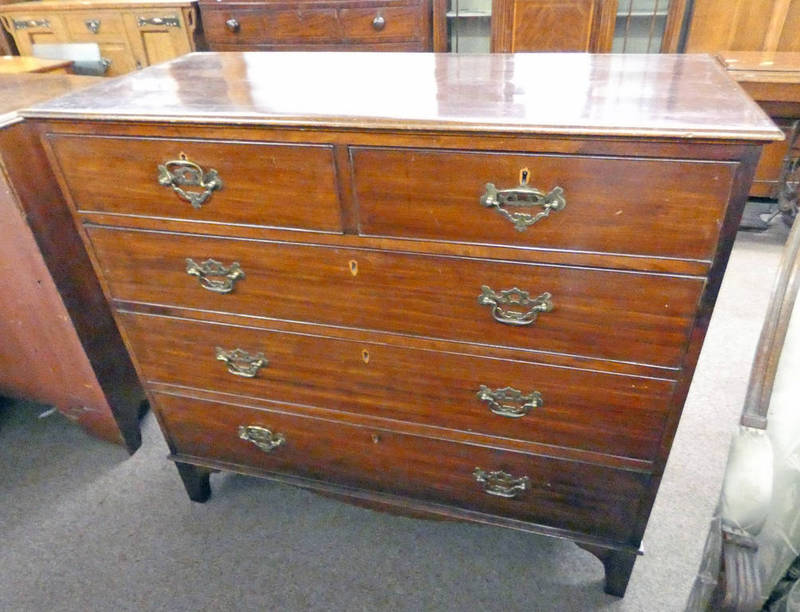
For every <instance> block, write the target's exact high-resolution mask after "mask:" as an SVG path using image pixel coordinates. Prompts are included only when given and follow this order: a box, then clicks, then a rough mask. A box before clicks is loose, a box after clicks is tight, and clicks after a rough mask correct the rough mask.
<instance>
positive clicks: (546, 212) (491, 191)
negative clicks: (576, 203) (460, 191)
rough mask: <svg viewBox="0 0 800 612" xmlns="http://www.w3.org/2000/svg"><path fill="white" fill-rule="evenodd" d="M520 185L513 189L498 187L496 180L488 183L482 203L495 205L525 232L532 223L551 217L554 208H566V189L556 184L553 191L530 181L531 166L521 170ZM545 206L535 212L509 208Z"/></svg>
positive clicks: (518, 228) (515, 225) (487, 205)
mask: <svg viewBox="0 0 800 612" xmlns="http://www.w3.org/2000/svg"><path fill="white" fill-rule="evenodd" d="M519 174H520V179H519V186H518V187H512V188H511V189H497V187H495V185H494V183H486V191H485V192H484V194H483V195H482V196H481V205H482V206H485V207H486V208H494V209H495V210H496V211H497V212H498V213H500V214H501V215H502V216H504V217H505V218H506V219H508V220H509V221H510V222H511V223H513V224H514V227H515V228H516V230H517V231H519V232H524V231H525V230H526V229H528V227H530V226H531V225H533V224H534V223H537V222H539V221H541V220H542V219H544V218H545V217H549V216H550V213H551V212H556V211H559V210H563V209H564V207H565V206H566V205H567V201H566V199H565V198H564V189H562V188H561V187H553V189H552V190H550V192H549V193H544V192H543V191H541V190H539V189H536V188H535V187H531V186H530V185H528V179H529V178H530V171H529V170H528V169H527V168H523V169H522V170H520V173H519ZM534 206H538V207H541V208H542V210H541V211H540V212H537V213H536V214H531V213H529V212H526V211H525V210H521V211H518V212H511V211H509V210H508V208H522V209H526V208H532V207H534Z"/></svg>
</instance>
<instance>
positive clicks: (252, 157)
mask: <svg viewBox="0 0 800 612" xmlns="http://www.w3.org/2000/svg"><path fill="white" fill-rule="evenodd" d="M49 143H50V146H51V148H52V150H53V153H54V155H55V157H56V158H57V160H58V164H59V166H60V167H61V170H62V171H63V173H64V177H65V181H66V183H67V187H68V189H69V193H70V195H71V197H72V200H73V202H74V203H75V206H76V208H77V209H78V210H81V211H82V210H88V211H98V212H105V213H114V214H127V215H140V216H146V217H160V218H174V219H186V220H191V221H213V222H218V223H231V224H246V225H255V226H269V227H289V228H301V229H310V230H320V231H333V232H339V231H340V230H341V210H340V206H339V195H338V194H339V191H338V186H337V179H336V170H335V164H334V159H333V149H332V148H331V147H329V146H323V145H305V144H300V145H289V144H273V143H255V142H249V143H246V142H235V141H213V140H202V141H200V140H192V139H161V138H113V137H106V136H86V135H80V136H71V135H50V136H49ZM184 158H185V159H184ZM212 171H213V173H214V174H212ZM167 173H169V174H167ZM197 182H201V183H202V184H191V183H197ZM173 185H175V186H176V187H177V188H178V189H180V190H182V191H183V192H184V193H185V194H186V196H182V195H181V194H180V193H179V192H178V189H175V188H173ZM204 196H205V199H203V198H204ZM192 198H194V202H193V201H192ZM200 200H202V201H200ZM309 211H313V214H309Z"/></svg>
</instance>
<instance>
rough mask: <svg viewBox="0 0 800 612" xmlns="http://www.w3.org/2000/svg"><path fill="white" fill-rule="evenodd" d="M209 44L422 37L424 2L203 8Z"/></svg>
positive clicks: (311, 43) (380, 40) (424, 35)
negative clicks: (420, 3)
mask: <svg viewBox="0 0 800 612" xmlns="http://www.w3.org/2000/svg"><path fill="white" fill-rule="evenodd" d="M201 10H202V15H203V29H204V31H205V37H206V40H207V41H208V43H209V44H210V45H211V46H212V47H215V46H216V45H218V44H228V45H230V44H237V45H269V44H273V45H288V44H306V45H313V44H321V43H337V42H371V43H391V42H407V41H414V40H421V39H424V38H426V34H425V26H426V21H427V20H426V19H425V9H424V8H423V7H422V6H420V5H412V6H376V7H372V8H353V9H337V8H331V7H328V8H299V9H297V8H295V9H285V8H284V9H272V8H264V7H263V6H262V7H257V6H255V7H254V5H252V4H251V5H244V6H242V5H239V6H226V5H224V4H222V5H220V4H213V5H212V4H204V5H203V6H202V9H201Z"/></svg>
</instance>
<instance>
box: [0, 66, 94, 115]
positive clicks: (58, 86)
mask: <svg viewBox="0 0 800 612" xmlns="http://www.w3.org/2000/svg"><path fill="white" fill-rule="evenodd" d="M100 80H101V79H100V78H99V77H90V76H77V75H74V74H0V127H4V126H6V125H8V124H9V123H14V122H16V121H19V120H21V117H19V116H18V115H17V112H16V111H18V110H19V109H21V108H24V107H26V106H30V105H31V104H35V103H36V102H41V101H42V100H48V99H50V98H55V97H56V96H60V95H62V94H65V93H67V92H69V91H74V90H76V89H81V88H83V87H88V86H89V85H91V84H92V83H97V82H99V81H100Z"/></svg>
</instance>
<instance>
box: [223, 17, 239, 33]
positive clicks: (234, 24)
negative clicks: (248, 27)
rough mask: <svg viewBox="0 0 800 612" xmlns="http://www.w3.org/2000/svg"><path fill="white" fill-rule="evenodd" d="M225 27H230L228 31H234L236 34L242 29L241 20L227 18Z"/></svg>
mask: <svg viewBox="0 0 800 612" xmlns="http://www.w3.org/2000/svg"><path fill="white" fill-rule="evenodd" d="M225 27H226V28H228V31H229V32H232V33H233V34H236V33H237V32H238V31H239V30H240V29H241V25H240V24H239V20H238V19H235V18H233V17H231V18H230V19H226V20H225Z"/></svg>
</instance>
